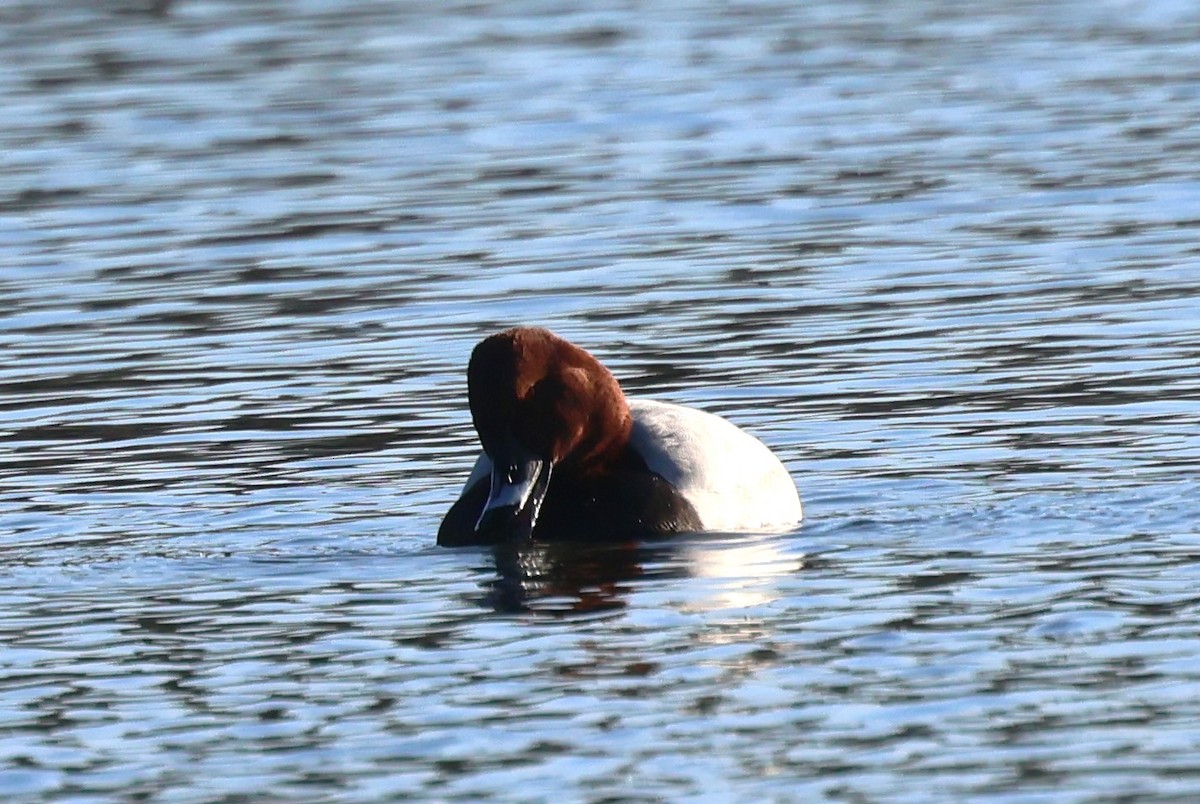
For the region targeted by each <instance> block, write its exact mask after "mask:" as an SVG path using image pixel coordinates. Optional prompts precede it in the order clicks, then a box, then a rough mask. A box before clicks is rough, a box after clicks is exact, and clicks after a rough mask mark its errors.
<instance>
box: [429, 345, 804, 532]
mask: <svg viewBox="0 0 1200 804" xmlns="http://www.w3.org/2000/svg"><path fill="white" fill-rule="evenodd" d="M467 403H468V406H469V407H470V411H471V421H472V424H473V425H474V427H475V431H476V433H477V434H478V436H479V442H480V445H481V446H482V452H481V453H480V454H479V457H478V458H477V460H476V461H475V465H474V467H473V468H472V469H471V473H470V475H469V476H468V477H467V481H466V484H465V485H464V486H463V488H462V492H461V494H460V496H459V497H458V499H457V500H456V501H455V502H454V503H453V504H452V505H451V506H450V510H449V511H448V512H447V513H446V515H445V517H444V518H443V520H442V523H441V526H440V527H439V528H438V534H437V543H438V544H439V545H441V546H444V547H459V546H467V545H495V544H502V543H509V542H514V541H523V540H526V541H527V540H532V541H537V542H570V541H579V542H592V543H622V542H636V541H642V540H648V539H655V538H664V537H668V536H671V535H673V534H679V533H693V532H706V531H724V532H751V531H758V532H782V531H786V530H790V529H793V528H795V527H796V526H797V525H798V524H799V523H800V521H801V519H802V517H803V509H802V506H801V502H800V495H799V492H798V491H797V489H796V484H795V481H794V480H793V479H792V476H791V474H790V473H789V472H788V470H787V468H786V467H785V466H784V465H783V463H782V462H781V461H780V460H779V458H778V457H776V456H775V454H774V453H773V452H771V450H770V449H769V448H768V447H767V446H766V445H765V444H763V442H762V441H760V440H759V439H758V438H756V437H754V436H753V435H751V434H750V433H748V432H746V431H745V430H742V429H741V428H739V427H738V426H737V425H735V424H733V423H732V422H730V421H728V420H727V419H724V418H722V417H720V416H718V415H716V414H714V413H709V412H706V411H703V410H700V409H698V408H693V407H687V406H684V405H678V404H673V403H670V402H661V401H657V400H652V399H640V398H630V397H626V396H625V393H624V391H622V389H621V386H620V384H619V383H618V382H617V379H616V378H615V377H614V376H613V374H612V372H610V371H609V370H608V369H607V368H605V367H604V365H603V364H602V363H601V362H600V361H599V360H598V359H596V358H595V357H594V356H593V355H592V354H591V353H589V352H588V351H586V350H585V349H583V348H581V347H579V346H576V345H575V344H573V343H571V342H570V341H567V340H565V339H564V338H561V337H559V336H558V335H555V334H554V333H553V332H551V331H550V330H548V329H545V328H542V327H533V326H518V327H513V328H511V329H506V330H504V331H503V332H498V333H496V334H494V335H490V336H488V337H486V338H484V339H483V340H482V341H480V342H479V343H478V344H477V345H476V346H475V348H474V350H473V351H472V352H471V357H470V360H469V361H468V364H467Z"/></svg>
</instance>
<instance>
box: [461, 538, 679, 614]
mask: <svg viewBox="0 0 1200 804" xmlns="http://www.w3.org/2000/svg"><path fill="white" fill-rule="evenodd" d="M492 551H493V556H494V557H495V561H496V576H495V577H494V578H493V579H491V580H489V581H487V582H486V583H485V584H484V589H485V592H484V595H483V598H482V601H481V602H482V603H483V604H484V605H486V606H488V607H490V608H493V609H495V610H496V611H499V612H524V611H536V612H539V613H543V614H552V615H562V616H569V615H580V614H594V613H599V612H605V611H612V610H616V609H621V608H624V607H625V598H626V597H627V596H628V594H629V593H630V591H632V584H633V583H634V582H635V581H636V580H638V579H640V578H644V577H646V574H647V570H646V568H647V566H650V567H653V568H654V569H653V573H654V574H655V575H662V574H666V575H672V574H677V575H679V576H681V577H682V576H685V575H687V568H686V567H685V566H683V565H682V564H681V563H680V562H677V561H672V560H671V558H672V556H673V554H674V552H675V550H674V548H673V547H672V546H670V545H666V544H660V545H652V546H646V545H639V544H636V543H633V542H628V543H624V544H605V545H592V544H579V543H559V544H543V543H538V542H532V541H521V542H515V543H512V544H502V545H497V546H495V547H494V548H492Z"/></svg>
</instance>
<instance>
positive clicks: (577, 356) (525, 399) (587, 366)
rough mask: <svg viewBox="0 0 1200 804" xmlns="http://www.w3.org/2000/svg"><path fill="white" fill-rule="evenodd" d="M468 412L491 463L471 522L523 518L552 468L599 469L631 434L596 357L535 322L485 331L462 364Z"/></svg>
mask: <svg viewBox="0 0 1200 804" xmlns="http://www.w3.org/2000/svg"><path fill="white" fill-rule="evenodd" d="M467 392H468V399H469V401H470V405H471V419H472V421H473V422H474V423H475V430H476V432H478V433H479V440H480V442H481V443H482V444H483V449H484V451H485V452H486V453H487V454H488V457H489V458H490V459H491V463H492V489H491V494H489V496H488V501H487V504H486V505H485V506H484V512H483V515H482V516H481V517H480V520H479V523H478V524H477V526H476V529H477V530H479V529H483V528H485V527H489V526H494V525H496V524H498V523H499V522H500V521H504V520H517V521H521V523H522V526H523V525H524V522H523V520H524V519H527V520H528V528H529V529H530V530H532V528H533V524H534V522H535V521H536V519H537V512H538V508H539V507H540V505H541V501H542V499H543V498H544V497H545V494H546V491H547V490H548V488H549V483H550V471H551V469H554V468H557V469H558V470H560V471H569V472H572V473H578V474H581V475H590V474H594V473H598V472H603V471H604V469H605V468H606V467H607V466H609V465H610V464H611V462H612V461H614V460H616V458H617V455H618V454H619V452H620V450H621V448H622V447H623V446H624V445H625V443H626V442H627V441H628V440H629V433H630V430H631V429H632V427H633V419H632V417H631V415H630V412H629V405H628V403H626V401H625V395H624V394H623V393H622V392H621V387H620V385H618V384H617V380H616V378H615V377H613V375H612V373H611V372H609V370H608V369H606V368H605V367H604V366H603V365H601V363H600V361H599V360H597V359H596V358H594V357H592V355H590V354H588V353H587V352H586V351H584V350H583V349H580V348H579V347H578V346H575V345H574V344H572V343H570V342H568V341H565V340H563V339H562V338H560V337H558V336H557V335H555V334H554V333H552V332H550V331H549V330H546V329H542V328H540V327H514V328H513V329H508V330H505V331H504V332H500V333H497V334H496V335H492V336H490V337H488V338H485V339H484V340H483V341H481V342H480V343H479V345H477V346H476V347H475V350H474V351H473V352H472V353H471V362H470V364H469V365H468V366H467Z"/></svg>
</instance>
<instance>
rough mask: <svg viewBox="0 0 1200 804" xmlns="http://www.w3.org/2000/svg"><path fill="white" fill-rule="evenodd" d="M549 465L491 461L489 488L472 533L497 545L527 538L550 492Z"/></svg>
mask: <svg viewBox="0 0 1200 804" xmlns="http://www.w3.org/2000/svg"><path fill="white" fill-rule="evenodd" d="M551 466H552V464H551V463H550V462H549V461H543V460H539V459H536V458H527V459H524V460H520V461H515V462H508V461H493V463H492V484H491V489H490V491H489V492H488V498H487V502H486V503H484V506H483V513H481V514H480V515H479V521H478V522H477V523H476V524H475V532H476V533H478V534H480V535H483V536H489V537H492V538H493V539H495V540H497V541H499V540H501V539H511V538H529V537H530V536H532V535H533V526H534V525H536V524H537V518H538V513H539V512H540V511H541V509H542V501H543V500H544V499H545V498H546V490H547V489H549V488H550V468H551Z"/></svg>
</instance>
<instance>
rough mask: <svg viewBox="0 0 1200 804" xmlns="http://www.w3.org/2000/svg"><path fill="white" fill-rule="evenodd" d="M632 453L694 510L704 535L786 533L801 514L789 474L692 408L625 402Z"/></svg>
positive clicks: (751, 442)
mask: <svg viewBox="0 0 1200 804" xmlns="http://www.w3.org/2000/svg"><path fill="white" fill-rule="evenodd" d="M629 408H630V410H631V411H633V435H632V437H631V438H630V445H631V446H632V447H633V449H634V450H636V451H637V452H638V454H640V455H641V456H642V459H643V460H645V461H646V465H647V466H648V467H649V468H650V471H652V472H655V473H657V474H658V475H660V476H662V478H663V479H664V480H666V481H667V482H669V483H670V484H671V485H673V486H674V487H675V488H676V489H678V490H679V492H680V493H681V494H682V495H683V496H684V498H685V499H686V500H687V501H688V502H690V503H691V504H692V506H693V507H694V508H695V509H696V513H697V514H699V516H700V521H701V522H702V523H703V524H704V528H705V530H724V531H753V530H786V529H788V528H791V527H793V526H795V525H796V524H797V523H798V522H800V519H801V517H802V516H803V510H802V508H801V506H800V495H799V494H798V493H797V492H796V484H795V482H794V481H793V480H792V476H791V475H790V474H788V471H787V468H785V467H784V465H783V464H782V463H781V462H780V461H779V459H778V458H776V457H775V454H774V453H773V452H771V450H770V449H768V448H767V446H766V445H765V444H763V443H762V442H761V441H759V440H758V439H757V438H755V437H754V436H752V435H750V434H749V433H747V432H745V431H744V430H741V429H739V428H738V427H737V426H736V425H734V424H733V423H732V422H729V421H727V420H725V419H722V418H721V417H720V416H717V415H716V414H713V413H706V412H705V411H702V410H697V409H696V408H688V407H684V406H683V405H673V404H670V403H668V402H656V401H654V400H652V399H630V400H629Z"/></svg>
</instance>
